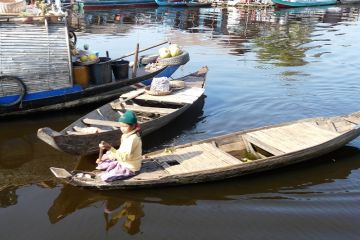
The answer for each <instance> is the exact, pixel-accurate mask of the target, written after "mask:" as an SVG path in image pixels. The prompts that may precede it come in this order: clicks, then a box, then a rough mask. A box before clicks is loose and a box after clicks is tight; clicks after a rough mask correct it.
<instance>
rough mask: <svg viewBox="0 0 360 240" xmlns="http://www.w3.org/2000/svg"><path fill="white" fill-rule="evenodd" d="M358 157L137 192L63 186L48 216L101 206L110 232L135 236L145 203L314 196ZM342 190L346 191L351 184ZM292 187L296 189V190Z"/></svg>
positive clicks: (332, 157)
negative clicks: (117, 230) (115, 230)
mask: <svg viewBox="0 0 360 240" xmlns="http://www.w3.org/2000/svg"><path fill="white" fill-rule="evenodd" d="M359 160H360V150H359V149H358V148H355V147H350V146H346V147H344V148H342V149H341V150H338V151H336V152H334V153H332V154H329V155H326V156H324V157H322V158H320V159H318V160H317V161H313V162H310V163H306V164H302V165H295V166H291V167H287V168H284V169H279V170H276V171H273V172H268V173H263V174H261V177H259V176H260V174H258V175H252V176H248V177H241V178H238V179H233V180H229V181H223V182H215V183H207V184H197V185H188V186H180V187H172V188H161V189H143V190H132V191H123V190H117V191H90V190H86V189H80V188H76V187H73V186H71V185H64V186H62V188H61V190H60V194H59V195H58V196H57V198H56V199H55V200H54V202H53V204H52V206H51V207H50V209H49V210H48V216H49V220H50V222H51V223H52V224H55V223H57V222H59V221H60V220H61V219H63V218H65V217H67V216H69V215H71V214H73V213H75V212H76V211H78V210H80V209H84V208H88V207H91V206H93V205H95V204H96V205H99V204H100V205H103V206H104V207H103V208H102V209H101V211H103V212H104V217H105V229H106V230H109V229H110V228H113V227H114V226H116V225H118V224H120V222H124V223H123V225H122V228H123V231H125V232H126V233H128V234H136V233H139V231H140V225H141V218H143V217H144V216H145V214H146V211H145V210H144V205H147V204H154V203H156V204H163V205H177V206H183V205H196V204H197V202H198V201H202V200H232V199H244V198H245V199H246V198H256V199H264V198H265V199H273V200H275V201H279V200H281V199H284V198H291V197H294V198H296V196H297V195H298V196H299V197H304V196H305V197H307V198H309V195H311V194H322V193H321V192H318V191H317V192H316V193H314V192H312V191H311V188H312V187H313V186H317V187H319V186H321V185H322V184H326V183H329V182H334V181H340V180H341V179H346V178H349V176H350V174H351V173H352V172H354V171H355V170H358V169H360V161H359ZM334 161H336V165H335V166H331V165H330V166H329V165H328V164H327V163H329V164H334V163H333V162H334ZM339 188H341V190H342V191H346V189H349V186H347V187H343V186H340V187H339ZM293 189H296V193H294V192H292V190H293ZM328 191H330V192H331V191H333V189H328ZM120 220H121V221H120ZM122 220H123V221H122Z"/></svg>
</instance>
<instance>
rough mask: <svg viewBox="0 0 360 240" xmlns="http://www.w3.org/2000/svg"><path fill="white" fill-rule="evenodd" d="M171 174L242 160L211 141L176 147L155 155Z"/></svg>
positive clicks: (235, 163) (214, 167)
mask: <svg viewBox="0 0 360 240" xmlns="http://www.w3.org/2000/svg"><path fill="white" fill-rule="evenodd" d="M153 159H154V160H155V161H156V162H158V163H159V164H160V165H161V166H162V167H163V168H164V169H165V171H166V172H168V173H169V174H172V175H174V174H183V173H191V172H198V171H204V170H211V169H218V168H221V167H227V166H233V165H237V164H241V163H242V162H241V161H240V160H238V159H237V158H235V157H233V156H231V155H230V154H228V153H226V152H224V151H222V150H220V149H219V148H217V147H215V146H214V145H212V144H210V143H202V144H199V145H193V146H189V147H184V148H179V149H176V150H175V151H174V152H173V153H165V152H163V153H160V154H159V155H156V156H154V157H153Z"/></svg>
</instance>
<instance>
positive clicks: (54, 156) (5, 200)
mask: <svg viewBox="0 0 360 240" xmlns="http://www.w3.org/2000/svg"><path fill="white" fill-rule="evenodd" d="M359 9H360V7H358V6H343V7H340V8H339V7H324V8H307V9H290V10H284V11H274V10H271V9H267V10H250V9H248V10H244V9H236V8H206V9H182V8H179V9H168V8H157V9H156V8H155V9H141V10H137V11H130V10H126V11H120V10H117V11H115V10H114V11H111V12H93V13H87V14H86V15H85V18H84V20H81V21H80V22H79V26H81V27H83V28H84V29H83V30H84V33H81V34H78V35H79V36H78V37H79V44H80V46H81V44H84V43H88V44H89V45H90V49H91V50H94V51H95V50H96V51H99V52H100V53H101V54H104V53H105V51H106V50H109V51H110V54H111V56H113V57H116V56H120V55H123V54H124V53H127V52H131V51H132V50H133V49H134V48H135V44H136V42H137V41H139V42H140V43H141V46H143V47H145V46H149V45H151V44H153V43H156V42H159V41H162V40H164V39H170V40H172V41H175V42H178V43H180V44H181V45H183V46H184V48H185V49H186V50H188V51H189V52H190V55H191V61H190V62H189V63H188V64H187V65H186V66H185V67H183V68H181V69H180V70H179V71H178V72H177V73H176V75H177V76H179V75H182V74H185V73H189V72H191V71H194V70H196V69H198V68H199V67H201V66H202V65H208V66H209V68H210V72H209V74H208V80H207V89H206V96H207V97H206V98H205V99H204V101H203V102H202V103H200V104H199V105H197V106H195V107H194V108H192V109H191V111H188V112H187V113H186V114H185V115H184V116H182V117H181V118H179V119H178V120H177V121H175V122H174V123H172V124H171V125H169V126H167V127H166V128H164V129H162V130H161V131H159V132H157V133H155V134H153V135H151V136H149V137H147V138H146V139H144V150H145V151H150V150H153V149H155V148H159V147H164V146H169V145H173V144H179V143H184V142H189V141H193V140H197V139H203V138H207V137H210V136H214V135H218V134H224V133H229V132H232V131H235V130H240V129H246V128H253V127H257V126H262V125H265V124H266V125H268V124H273V123H279V122H284V121H289V120H294V119H300V118H306V117H313V116H329V115H339V114H346V113H350V112H354V111H359V103H360V94H359V92H360V87H359V81H358V77H359V65H360V60H359V58H358V53H359V46H358V44H357V42H358V40H357V39H360V33H359V27H360V20H359ZM116 14H119V15H120V19H121V20H120V22H114V21H113V19H114V17H115V15H116ZM90 110H91V108H89V109H80V110H79V109H76V110H71V111H67V112H63V113H48V114H42V115H40V116H36V117H34V116H32V117H23V118H21V119H5V120H4V119H1V120H0V226H1V229H0V230H1V231H0V239H7V240H10V239H16V240H18V239H120V238H121V239H130V238H134V239H317V240H318V239H326V240H329V239H359V236H360V229H359V227H358V226H359V224H358V223H359V221H360V217H359V216H360V212H359V211H360V150H359V148H360V139H357V140H355V141H353V142H352V143H350V144H349V145H348V146H346V147H344V148H342V149H341V150H339V151H337V152H335V153H332V154H329V155H326V156H324V157H322V158H320V159H316V160H314V161H311V162H309V163H306V164H302V165H296V166H292V167H288V168H285V169H279V170H277V171H273V172H269V173H263V174H258V175H253V176H247V177H242V178H237V179H233V180H230V181H223V182H217V183H209V184H199V185H193V186H182V187H175V188H161V189H147V190H139V191H138V190H133V191H112V192H96V191H87V190H81V189H77V188H74V187H71V186H67V185H63V184H61V183H59V182H57V181H55V180H54V178H53V177H52V176H51V173H50V171H49V170H48V168H49V167H50V166H58V167H65V168H69V169H71V168H79V169H91V168H92V167H93V164H92V162H93V159H94V158H96V156H90V157H87V158H80V157H77V156H70V155H67V154H63V153H59V152H57V151H56V150H54V149H51V148H50V147H49V146H47V145H46V144H44V143H42V142H40V141H39V140H38V139H37V138H36V130H37V129H38V128H40V127H44V126H49V127H52V128H54V129H57V130H60V129H62V128H63V127H65V126H66V125H68V124H69V123H71V122H72V121H74V120H75V119H77V118H78V117H80V116H81V115H82V114H84V113H86V112H87V111H90Z"/></svg>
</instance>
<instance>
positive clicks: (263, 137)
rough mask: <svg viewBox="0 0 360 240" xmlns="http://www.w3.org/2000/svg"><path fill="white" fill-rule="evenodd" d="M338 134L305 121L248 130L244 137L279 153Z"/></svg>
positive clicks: (304, 146) (305, 146) (266, 149)
mask: <svg viewBox="0 0 360 240" xmlns="http://www.w3.org/2000/svg"><path fill="white" fill-rule="evenodd" d="M338 135H340V133H337V132H333V131H330V130H325V129H323V128H320V127H318V126H316V124H312V123H309V122H305V123H294V124H291V125H287V126H282V127H277V128H270V129H263V130H258V131H254V132H249V133H246V134H245V136H244V138H245V139H246V140H247V141H249V142H250V143H251V144H253V145H255V146H257V147H259V148H261V149H263V150H265V151H267V152H269V153H271V154H273V155H281V154H285V153H289V152H293V151H298V150H301V149H306V148H309V147H311V146H315V145H318V144H321V143H323V142H326V141H329V140H331V139H333V138H334V137H337V136H338Z"/></svg>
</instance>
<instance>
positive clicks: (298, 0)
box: [272, 0, 337, 8]
mask: <svg viewBox="0 0 360 240" xmlns="http://www.w3.org/2000/svg"><path fill="white" fill-rule="evenodd" d="M272 2H273V3H274V4H275V6H276V7H279V8H285V7H311V6H323V5H334V4H336V3H337V0H272Z"/></svg>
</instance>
